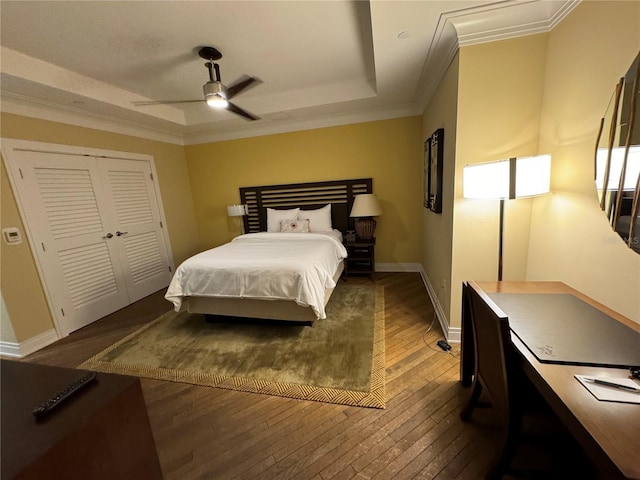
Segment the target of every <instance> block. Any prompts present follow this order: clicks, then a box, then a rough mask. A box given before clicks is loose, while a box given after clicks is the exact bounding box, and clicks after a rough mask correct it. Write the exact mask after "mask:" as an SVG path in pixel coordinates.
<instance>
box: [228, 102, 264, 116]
mask: <svg viewBox="0 0 640 480" xmlns="http://www.w3.org/2000/svg"><path fill="white" fill-rule="evenodd" d="M227 110H229V111H230V112H233V113H235V114H237V115H240V116H241V117H244V118H246V119H247V120H260V117H257V116H255V115H254V114H253V113H249V112H247V111H246V110H243V109H242V108H240V107H239V106H237V105H235V104H233V103H231V102H229V105H228V106H227Z"/></svg>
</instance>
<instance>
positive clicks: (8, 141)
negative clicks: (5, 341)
mask: <svg viewBox="0 0 640 480" xmlns="http://www.w3.org/2000/svg"><path fill="white" fill-rule="evenodd" d="M0 149H1V151H2V158H3V159H4V163H5V166H6V167H7V174H8V177H9V183H10V184H11V188H12V189H13V192H14V196H15V199H16V203H17V205H18V212H19V213H20V218H21V219H22V223H23V225H24V230H25V234H26V237H27V240H28V242H29V248H30V250H31V255H32V256H33V259H34V263H35V265H36V270H37V271H38V278H39V279H40V284H41V286H42V290H43V292H44V295H45V299H46V301H47V305H48V307H49V313H50V314H51V318H52V319H53V323H54V326H55V331H56V332H57V334H56V335H57V338H62V337H65V336H66V335H68V334H66V335H65V334H64V332H65V329H64V328H63V326H62V315H63V314H62V313H61V311H60V310H59V309H58V308H56V307H55V305H56V302H55V301H54V292H52V291H50V287H51V286H50V285H49V286H48V285H47V282H46V280H45V278H46V277H45V274H44V267H43V265H42V264H41V262H40V256H39V255H38V253H37V246H36V242H35V239H34V237H33V232H32V231H31V230H30V228H29V222H28V221H27V218H26V213H25V212H26V211H27V208H26V207H25V205H24V202H25V200H24V199H23V198H22V196H21V195H20V194H19V192H20V185H21V184H20V180H19V177H20V172H19V168H18V166H17V165H16V162H15V160H14V158H15V156H14V152H15V151H18V150H22V151H25V150H26V151H37V152H47V153H58V154H67V155H80V156H82V155H84V156H90V157H98V158H115V159H124V160H137V161H144V162H147V163H148V164H149V165H150V167H151V172H152V175H153V177H154V178H153V186H154V189H155V193H156V200H157V202H158V209H159V215H160V221H161V222H162V225H163V228H162V234H163V236H164V241H165V248H166V251H167V259H168V262H169V265H170V267H171V272H174V271H175V265H174V261H173V252H172V250H171V242H170V241H169V229H168V226H167V219H166V218H165V214H164V209H163V205H162V196H161V194H160V185H159V182H158V181H157V179H158V174H157V172H156V168H155V159H154V157H153V155H148V154H143V153H130V152H120V151H116V150H104V149H96V148H89V147H79V146H74V145H63V144H57V143H43V142H35V141H31V140H17V139H14V138H4V137H2V138H0ZM10 346H11V344H10V343H9V345H8V347H7V348H10Z"/></svg>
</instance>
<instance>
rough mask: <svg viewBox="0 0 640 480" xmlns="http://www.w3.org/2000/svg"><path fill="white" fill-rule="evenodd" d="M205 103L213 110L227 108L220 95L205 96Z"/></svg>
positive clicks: (227, 104) (227, 103) (226, 103)
mask: <svg viewBox="0 0 640 480" xmlns="http://www.w3.org/2000/svg"><path fill="white" fill-rule="evenodd" d="M206 102H207V105H209V106H210V107H213V108H227V107H228V106H229V102H227V99H226V98H224V97H223V96H222V95H207V97H206Z"/></svg>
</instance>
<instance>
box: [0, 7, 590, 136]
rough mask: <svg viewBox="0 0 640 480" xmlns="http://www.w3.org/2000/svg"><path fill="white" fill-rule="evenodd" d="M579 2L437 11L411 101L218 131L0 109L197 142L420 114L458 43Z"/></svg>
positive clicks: (517, 27) (15, 98) (491, 36)
mask: <svg viewBox="0 0 640 480" xmlns="http://www.w3.org/2000/svg"><path fill="white" fill-rule="evenodd" d="M579 3H580V0H504V1H500V2H496V3H492V4H489V5H482V6H478V7H472V8H467V9H462V10H456V11H451V12H445V13H443V14H441V15H440V17H439V20H438V24H437V27H436V30H435V32H434V35H433V38H432V41H431V43H430V46H429V50H428V52H427V56H426V59H425V62H424V66H423V71H422V75H421V79H420V82H419V83H418V87H417V91H416V95H415V98H416V102H415V103H412V104H402V105H395V106H386V107H382V108H377V109H362V110H360V111H356V112H349V113H343V114H340V113H338V114H335V113H324V114H317V113H316V114H307V115H304V114H302V113H301V115H300V116H299V117H297V118H284V119H277V118H272V119H271V121H269V118H268V117H267V118H266V119H265V121H264V122H254V123H251V124H247V125H243V126H234V127H233V128H226V129H222V130H221V129H218V128H217V127H216V126H215V125H213V124H202V125H200V126H193V127H185V126H184V125H181V124H177V123H174V122H170V121H166V120H158V121H157V124H156V125H153V126H152V125H148V124H147V125H142V123H140V122H136V121H135V120H133V119H129V120H122V119H115V118H114V117H110V116H109V115H108V114H104V115H101V114H99V113H96V112H95V111H94V112H92V113H88V112H86V111H84V112H81V111H79V110H74V109H73V108H72V107H71V106H61V105H59V104H53V103H51V104H48V103H46V102H43V101H40V100H34V99H32V98H28V97H23V96H21V95H18V94H13V93H12V94H9V93H6V92H3V94H2V102H1V103H0V111H3V112H8V113H13V114H17V115H22V116H27V117H33V118H39V119H42V120H48V121H52V122H59V123H65V124H69V125H75V126H79V127H85V128H91V129H96V130H103V131H107V132H112V133H119V134H122V135H130V136H135V137H140V138H145V139H149V140H155V141H160V142H166V143H171V144H176V145H196V144H200V143H210V142H218V141H224V140H232V139H238V138H249V137H255V136H263V135H273V134H278V133H287V132H293V131H298V130H309V129H314V128H325V127H332V126H338V125H347V124H353V123H362V122H369V121H377V120H386V119H391V118H400V117H406V116H412V115H422V113H423V112H424V110H425V109H426V107H427V105H428V103H429V101H430V100H431V98H432V97H433V95H434V93H435V91H436V89H437V88H438V85H439V84H440V82H441V81H442V78H443V77H444V75H445V74H446V72H447V70H448V68H449V66H450V64H451V62H452V61H453V59H454V58H455V56H456V54H457V52H458V51H459V49H460V47H464V46H469V45H475V44H480V43H486V42H493V41H497V40H504V39H508V38H515V37H519V36H525V35H532V34H537V33H543V32H548V31H551V30H552V29H553V28H554V27H555V26H556V25H557V24H558V23H560V21H562V19H564V18H565V17H566V16H567V15H568V14H569V13H570V12H571V11H572V10H573V9H574V8H575V7H576V6H577V5H578V4H579Z"/></svg>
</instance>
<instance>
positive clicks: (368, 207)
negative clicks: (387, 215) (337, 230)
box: [350, 193, 382, 217]
mask: <svg viewBox="0 0 640 480" xmlns="http://www.w3.org/2000/svg"><path fill="white" fill-rule="evenodd" d="M380 215H382V209H381V208H380V204H379V203H378V199H377V198H376V196H375V195H374V194H373V193H365V194H362V195H356V198H355V200H354V202H353V207H351V215H350V216H352V217H378V216H380Z"/></svg>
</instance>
